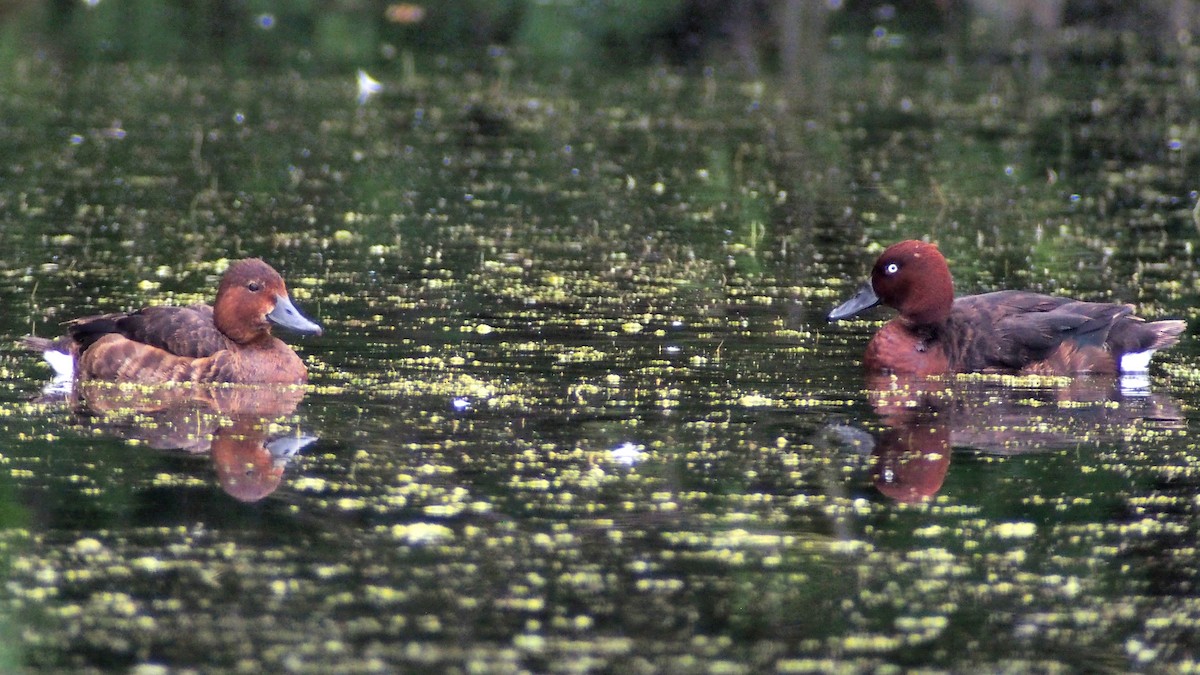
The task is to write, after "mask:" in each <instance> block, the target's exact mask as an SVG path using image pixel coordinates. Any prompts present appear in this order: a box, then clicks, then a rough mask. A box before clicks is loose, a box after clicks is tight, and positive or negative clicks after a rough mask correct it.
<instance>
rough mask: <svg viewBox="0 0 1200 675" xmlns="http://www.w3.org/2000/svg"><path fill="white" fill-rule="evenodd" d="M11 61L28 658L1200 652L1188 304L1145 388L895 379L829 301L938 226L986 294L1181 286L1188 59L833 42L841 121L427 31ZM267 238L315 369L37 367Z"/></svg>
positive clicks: (17, 466)
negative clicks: (50, 386) (549, 69)
mask: <svg viewBox="0 0 1200 675" xmlns="http://www.w3.org/2000/svg"><path fill="white" fill-rule="evenodd" d="M846 67H847V68H850V66H846ZM31 68H32V71H31V72H29V73H27V75H28V77H27V78H26V79H27V82H25V83H18V84H14V85H12V87H11V89H12V91H11V92H10V95H9V96H7V97H6V98H5V99H4V100H3V101H2V102H0V114H2V115H3V122H4V123H3V124H2V125H0V143H2V144H3V145H4V147H6V148H7V150H6V152H5V158H4V160H3V162H2V164H0V218H2V221H0V249H2V250H3V251H5V253H4V254H3V255H2V256H0V298H2V300H3V303H4V306H5V307H6V308H7V311H6V312H4V314H3V317H2V318H0V321H2V326H3V330H4V332H5V334H7V335H8V336H9V337H10V338H11V339H10V343H9V346H8V347H7V348H5V350H4V351H3V353H2V358H3V362H2V366H3V371H2V378H3V379H2V382H3V384H4V387H3V389H2V391H0V395H2V401H3V405H2V407H0V468H2V469H3V471H0V523H2V524H3V530H2V531H0V551H2V552H3V561H4V569H5V586H4V588H5V589H6V593H5V599H4V605H3V607H4V612H3V614H4V617H5V619H4V624H3V628H2V630H3V632H4V633H5V635H6V638H5V639H4V640H3V641H2V642H3V643H4V644H5V645H6V646H5V647H4V652H3V658H4V660H5V663H6V664H7V666H8V667H18V666H21V665H23V666H25V667H32V668H45V669H60V668H86V667H94V668H122V667H132V666H138V665H143V666H146V665H152V664H160V665H165V666H170V667H201V668H205V669H209V668H213V669H225V670H255V671H257V670H260V669H268V670H281V669H289V670H297V671H306V672H318V671H328V670H330V669H337V670H338V671H340V672H369V671H392V670H397V669H401V670H456V671H460V672H461V671H468V670H470V671H481V672H493V671H498V672H509V671H535V672H561V671H572V672H579V671H593V670H594V671H612V672H653V671H670V672H711V671H724V672H751V671H762V670H779V671H785V672H808V671H823V670H847V671H856V670H875V669H878V668H880V667H883V666H894V667H896V668H907V667H928V668H932V669H947V670H956V671H962V670H998V669H1013V670H1026V669H1038V670H1042V669H1044V670H1054V669H1059V668H1065V669H1082V670H1114V671H1124V670H1129V669H1159V668H1167V667H1187V666H1193V667H1194V663H1195V658H1196V649H1197V648H1198V647H1200V638H1198V637H1197V632H1196V629H1195V626H1196V623H1197V621H1200V604H1198V603H1197V594H1196V588H1195V578H1196V577H1195V575H1196V569H1195V568H1196V562H1195V559H1196V548H1197V531H1196V512H1197V505H1198V503H1200V502H1197V500H1196V485H1197V474H1196V471H1197V459H1196V451H1195V444H1194V442H1193V441H1192V439H1191V436H1190V422H1191V418H1192V417H1194V410H1195V408H1196V402H1197V401H1196V397H1195V394H1194V393H1193V390H1194V384H1195V382H1197V380H1198V379H1200V376H1198V375H1197V371H1196V367H1195V363H1196V355H1197V350H1196V347H1195V344H1194V342H1193V341H1192V339H1191V338H1185V340H1184V343H1183V344H1182V345H1181V346H1180V347H1178V348H1176V349H1174V350H1172V351H1170V352H1169V353H1166V354H1164V355H1163V356H1162V358H1161V359H1160V360H1159V365H1158V366H1156V370H1155V371H1154V377H1153V381H1152V383H1151V386H1150V388H1149V390H1147V389H1146V388H1145V387H1144V386H1140V385H1139V386H1138V387H1135V388H1130V387H1128V386H1127V387H1126V389H1125V390H1124V391H1123V390H1122V389H1121V387H1120V385H1119V383H1113V382H1109V381H1083V382H1067V381H1045V380H1042V381H1030V380H1018V381H1013V380H997V379H992V380H986V381H976V380H964V381H960V382H954V383H949V384H947V388H948V389H949V391H941V390H934V391H929V392H923V393H921V394H919V395H917V394H910V393H903V392H901V393H899V394H886V393H885V394H883V395H882V396H881V395H879V394H878V393H877V394H875V395H872V394H869V393H868V392H867V391H864V381H863V378H862V376H861V374H860V372H859V368H858V363H857V359H858V356H859V354H860V353H861V351H862V349H863V347H864V345H865V342H866V339H867V337H868V336H869V334H870V333H871V332H872V331H873V330H874V329H875V327H876V326H877V325H878V320H881V319H883V318H885V317H886V316H887V313H886V312H883V311H880V312H879V313H877V314H874V315H872V316H871V317H870V320H867V321H859V322H852V323H850V324H848V325H847V324H839V325H836V326H832V327H831V326H827V325H826V323H825V321H824V318H823V317H824V315H825V312H827V310H828V309H829V308H830V307H831V306H832V305H833V304H835V303H836V302H837V301H838V300H839V299H840V298H841V297H843V296H844V295H846V294H848V293H849V292H851V291H852V289H853V288H854V286H855V285H857V283H858V282H859V280H860V278H861V275H862V274H863V272H864V269H865V265H866V264H867V262H868V261H869V260H870V259H871V258H872V257H873V256H874V255H875V254H876V253H877V252H878V251H879V250H880V247H881V246H884V245H886V244H888V243H891V242H892V241H895V240H899V239H903V238H910V237H930V238H932V239H933V240H936V241H938V242H939V243H940V245H941V247H942V249H943V250H944V251H945V252H946V253H947V255H948V257H949V258H950V260H951V263H952V265H953V269H954V271H955V273H956V278H957V283H958V286H959V288H960V289H962V290H964V291H979V290H992V289H997V288H1003V287H1022V288H1029V289H1035V290H1044V291H1056V292H1062V293H1068V294H1074V295H1078V296H1081V297H1085V298H1088V299H1109V298H1112V299H1121V300H1124V301H1128V302H1133V303H1136V304H1137V305H1138V307H1139V312H1140V313H1141V314H1142V315H1143V316H1146V317H1148V318H1161V317H1178V318H1185V319H1192V318H1193V317H1194V315H1195V310H1194V309H1193V306H1194V302H1193V299H1194V297H1195V293H1196V290H1195V289H1196V288H1197V286H1198V283H1200V276H1198V274H1197V269H1196V264H1195V256H1194V254H1193V245H1194V240H1195V238H1196V229H1195V227H1194V226H1193V224H1192V221H1191V215H1190V208H1191V204H1192V202H1193V200H1194V196H1193V195H1192V194H1191V192H1190V191H1191V190H1193V189H1194V185H1192V184H1191V183H1190V182H1189V181H1190V180H1192V177H1194V176H1195V175H1196V170H1197V168H1198V167H1197V160H1196V156H1197V155H1196V150H1195V148H1196V147H1197V143H1198V142H1200V138H1198V136H1197V130H1196V129H1195V128H1194V126H1195V125H1193V124H1192V123H1191V120H1190V117H1189V114H1188V110H1189V109H1194V104H1195V103H1196V98H1197V94H1196V92H1195V91H1193V90H1190V89H1188V88H1187V87H1185V86H1183V85H1182V84H1179V83H1180V82H1181V81H1182V78H1181V76H1180V75H1179V73H1180V72H1181V70H1182V68H1183V67H1182V66H1181V67H1180V70H1176V69H1175V68H1173V67H1151V66H1146V65H1144V66H1139V67H1133V66H1129V67H1125V68H1108V69H1099V68H1096V69H1088V68H1086V67H1085V68H1084V70H1082V71H1080V72H1075V71H1071V72H1068V73H1063V74H1062V75H1061V81H1055V82H1053V83H1051V84H1049V85H1047V86H1046V87H1045V88H1044V89H1042V90H1038V91H1031V90H1029V89H1027V88H1022V87H1021V86H1020V82H1019V81H1018V78H1015V77H1014V76H1013V75H1012V74H1011V73H1009V72H1008V71H1006V70H1004V69H1003V68H997V69H994V70H988V71H980V72H973V71H968V72H960V73H958V74H957V75H955V74H954V73H951V72H948V71H946V70H945V69H944V68H943V67H942V65H941V64H940V63H923V64H916V65H914V66H906V65H903V64H896V63H888V62H882V61H881V62H880V63H879V64H876V65H867V66H864V65H862V64H858V65H856V66H854V69H853V70H851V71H848V74H847V77H844V78H836V79H837V83H836V84H835V85H834V95H833V98H832V102H831V104H830V106H829V110H828V111H827V113H826V115H825V116H823V117H813V116H808V115H806V114H804V113H801V112H797V111H796V107H795V106H794V105H793V104H789V103H788V102H786V101H784V100H782V99H781V98H780V96H779V93H778V91H777V88H776V87H775V86H774V85H773V84H772V83H770V82H767V83H765V84H760V85H754V84H744V83H741V82H738V81H735V80H731V79H724V78H722V77H717V76H709V77H707V78H705V77H701V76H694V75H690V74H681V73H675V72H668V71H647V72H645V73H642V74H641V76H640V77H638V78H628V79H625V80H623V81H620V82H615V81H614V82H610V81H606V80H604V79H603V78H592V77H586V78H585V77H581V76H563V78H562V79H561V81H555V82H552V83H546V82H539V83H535V82H525V81H522V80H521V79H520V78H512V79H507V78H499V77H493V76H491V75H489V74H486V73H485V74H482V75H480V74H477V73H472V72H467V71H465V70H462V69H459V68H457V67H456V66H452V65H447V66H444V67H442V68H441V69H439V70H434V71H431V72H425V73H421V78H420V80H419V81H408V82H402V81H401V79H400V78H399V77H398V76H397V77H394V78H392V77H386V76H384V77H381V78H380V79H382V80H384V81H385V86H386V89H385V91H384V92H383V93H382V94H381V95H379V96H377V97H376V98H374V99H372V100H370V101H369V102H368V103H367V104H366V105H364V106H358V105H357V104H356V103H355V90H354V82H353V78H352V77H350V76H345V77H341V78H332V77H330V78H308V77H306V78H303V79H302V78H299V77H296V76H287V75H255V76H253V77H248V76H230V75H228V74H225V73H222V72H218V71H201V72H184V71H179V70H171V69H164V68H153V69H150V68H145V69H143V68H129V67H116V66H107V67H98V68H96V69H94V70H89V71H86V72H81V73H76V74H70V75H68V74H64V73H61V72H57V71H54V70H51V69H50V68H49V67H40V66H32V67H31ZM851 74H852V75H853V77H849V75H851ZM247 255H255V256H262V257H264V258H265V259H267V260H268V261H270V262H271V263H272V264H274V265H275V266H276V267H277V268H279V269H280V270H281V271H282V272H283V274H284V276H285V277H286V278H287V280H288V282H289V285H290V287H291V290H292V293H293V298H294V299H295V300H296V302H297V304H298V305H299V306H301V307H302V308H303V309H304V311H306V312H307V313H308V314H309V315H311V316H313V317H314V318H316V319H317V320H319V321H320V322H322V324H323V325H324V326H325V329H326V333H325V335H324V336H322V337H319V338H301V337H295V336H286V339H288V340H289V341H290V342H291V343H292V344H294V345H295V346H296V348H297V349H298V350H299V351H300V353H301V355H302V356H303V358H304V359H305V361H306V362H307V363H308V365H309V368H310V372H311V379H312V382H311V386H310V387H309V388H308V390H307V391H306V392H305V395H304V396H303V400H302V401H300V402H299V404H298V406H296V407H295V408H294V410H292V408H291V406H292V404H294V403H295V401H285V402H284V404H281V405H280V406H279V408H280V410H279V416H278V417H276V416H269V417H268V418H267V419H265V420H260V419H257V418H254V419H251V420H249V421H247V420H245V419H242V418H236V417H230V416H227V415H223V414H220V413H214V412H213V411H212V410H208V409H199V410H198V409H197V408H196V406H192V407H188V406H186V405H183V406H180V405H174V404H173V405H171V406H167V407H168V410H167V411H165V412H164V411H158V410H153V411H152V410H147V406H140V407H139V406H136V405H127V404H122V405H113V406H112V407H111V408H112V409H110V410H107V411H106V410H99V411H97V410H93V411H91V412H90V413H81V412H80V411H77V410H73V409H72V408H70V407H69V406H64V405H55V404H46V403H39V402H35V401H34V399H35V398H36V397H37V396H38V393H39V390H40V387H41V386H42V384H43V383H44V381H45V380H46V379H48V375H49V371H48V370H47V369H46V368H45V367H44V366H43V365H40V364H39V363H38V362H37V360H36V359H35V358H32V357H31V356H30V355H27V354H25V353H23V352H21V351H20V350H19V349H18V347H17V346H16V339H17V338H18V337H19V336H21V335H24V334H27V333H29V332H31V331H32V332H36V333H37V334H39V335H53V334H54V333H55V332H56V331H57V330H58V324H59V322H61V321H63V320H66V319H68V318H71V317H75V316H81V315H86V314H91V313H97V312H105V311H117V310H121V309H126V308H130V307H136V306H142V305H145V304H160V303H187V302H193V301H197V300H201V299H211V295H212V293H213V289H214V287H215V281H216V279H217V277H218V276H219V270H220V269H223V266H224V261H225V260H226V259H233V258H237V257H242V256H247ZM260 402H261V399H260ZM201 408H203V406H201ZM934 411H936V412H934ZM280 439H291V442H290V443H288V442H285V441H281V440H280ZM314 439H315V440H314ZM172 442H174V444H175V445H186V444H190V445H191V446H192V447H191V451H188V450H170V449H166V448H163V447H160V446H166V445H171V444H172ZM247 467H249V470H248V469H247ZM239 485H240V487H239Z"/></svg>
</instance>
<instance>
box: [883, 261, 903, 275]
mask: <svg viewBox="0 0 1200 675" xmlns="http://www.w3.org/2000/svg"><path fill="white" fill-rule="evenodd" d="M883 271H884V273H886V274H895V273H896V272H899V271H900V266H899V265H897V264H896V263H888V264H887V267H884V268H883Z"/></svg>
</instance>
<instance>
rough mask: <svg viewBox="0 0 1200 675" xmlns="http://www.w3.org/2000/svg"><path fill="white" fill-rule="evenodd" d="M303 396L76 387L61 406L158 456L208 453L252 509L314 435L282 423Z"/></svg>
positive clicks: (222, 478)
mask: <svg viewBox="0 0 1200 675" xmlns="http://www.w3.org/2000/svg"><path fill="white" fill-rule="evenodd" d="M303 398H304V389H303V388H302V387H298V386H290V385H196V384H175V385H155V386H149V387H147V386H141V385H129V384H115V383H110V382H94V381H89V382H79V383H76V385H75V387H74V389H73V391H72V392H71V394H70V396H69V397H68V398H66V399H65V400H66V401H67V402H68V403H69V405H70V407H71V409H72V410H73V411H74V412H75V413H76V414H77V416H78V417H79V418H80V419H81V420H82V421H83V422H84V423H85V424H86V425H88V426H90V427H92V428H96V429H100V430H103V431H104V432H106V433H110V434H113V435H115V436H118V437H120V438H124V439H127V440H134V441H138V442H139V443H143V444H145V445H147V446H149V447H151V448H154V449H157V450H178V451H183V452H186V453H188V454H203V453H206V452H207V453H210V455H211V457H212V461H213V466H214V468H215V470H216V473H217V480H218V483H219V484H220V486H221V489H222V490H224V491H225V492H226V493H227V494H229V495H230V496H232V497H234V498H235V499H238V500H239V501H243V502H256V501H259V500H261V499H263V498H265V497H266V496H268V495H270V494H271V493H273V492H274V491H275V490H276V489H277V488H278V487H279V485H280V483H281V482H282V480H283V473H284V470H285V468H286V467H287V465H288V463H289V462H290V461H291V460H292V459H293V458H294V457H296V456H297V455H298V454H299V453H300V452H301V451H302V450H303V449H304V448H305V447H306V446H308V445H309V444H311V443H313V442H314V441H316V440H317V438H316V437H315V436H309V435H304V434H301V433H299V432H298V431H296V430H294V429H292V430H289V429H288V426H287V425H286V424H283V422H284V421H285V420H287V419H288V418H289V417H290V416H291V415H292V414H293V413H294V412H295V410H296V407H297V406H298V405H299V403H300V401H301V399H303Z"/></svg>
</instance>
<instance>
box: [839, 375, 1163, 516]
mask: <svg viewBox="0 0 1200 675" xmlns="http://www.w3.org/2000/svg"><path fill="white" fill-rule="evenodd" d="M867 392H868V396H869V398H870V401H871V404H872V407H873V408H874V409H875V412H876V414H877V415H878V416H879V418H880V421H882V422H883V424H884V425H885V429H884V430H883V431H882V432H881V433H880V434H879V437H878V440H877V441H875V442H874V443H873V444H872V443H871V442H869V441H865V440H864V438H866V437H868V436H869V434H866V432H863V431H861V430H859V429H855V428H847V427H842V428H839V429H838V430H837V431H836V433H837V435H838V436H839V437H840V438H841V439H842V440H843V441H850V442H852V443H853V444H855V445H856V446H858V447H859V448H860V449H861V451H863V452H866V451H867V450H868V449H869V452H870V467H871V469H870V470H871V479H872V482H873V483H874V486H875V488H876V489H877V490H879V492H880V493H882V494H884V495H885V496H887V497H890V498H892V499H895V500H897V501H901V502H919V501H925V500H928V499H931V498H932V497H933V496H934V495H936V494H937V493H938V492H939V491H940V490H941V489H942V485H943V483H944V482H945V479H946V475H947V472H948V471H949V469H950V461H951V454H952V452H953V450H954V449H955V448H958V449H960V450H962V451H974V452H979V453H985V454H990V455H1009V456H1011V455H1019V454H1025V453H1031V452H1049V451H1053V450H1060V449H1064V448H1073V447H1077V446H1079V445H1080V444H1081V443H1096V442H1098V441H1105V440H1110V439H1111V440H1114V441H1115V440H1118V439H1123V438H1126V437H1128V436H1130V435H1132V434H1134V433H1136V432H1137V431H1138V430H1139V429H1154V430H1163V429H1178V428H1182V427H1183V426H1185V421H1184V416H1183V412H1182V410H1181V408H1180V407H1179V405H1178V403H1176V402H1175V401H1174V400H1172V399H1171V398H1170V397H1167V396H1164V395H1159V394H1151V393H1150V392H1149V391H1148V390H1145V389H1137V390H1131V389H1129V388H1123V387H1122V386H1121V380H1120V378H1114V377H1080V378H1053V379H1049V378H1019V379H1018V380H1017V381H1015V382H1013V381H1008V380H1006V381H1004V382H1000V381H999V378H996V377H988V376H985V377H967V378H920V377H908V378H903V377H894V376H875V377H871V378H868V382H867Z"/></svg>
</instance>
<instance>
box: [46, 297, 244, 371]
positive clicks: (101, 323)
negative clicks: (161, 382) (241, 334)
mask: <svg viewBox="0 0 1200 675" xmlns="http://www.w3.org/2000/svg"><path fill="white" fill-rule="evenodd" d="M69 331H70V335H71V337H72V338H73V339H74V340H75V341H77V342H78V343H79V344H80V345H81V346H82V347H83V348H84V349H88V348H89V347H91V346H92V345H93V344H95V343H96V342H97V341H98V340H100V339H101V338H102V337H104V336H105V335H109V334H113V333H115V334H118V335H121V336H124V337H125V338H127V339H129V340H131V341H133V342H137V343H142V344H146V345H150V346H152V347H157V348H159V349H162V350H164V351H167V352H169V353H171V354H174V355H176V356H185V357H192V358H202V357H205V356H212V355H213V354H216V353H217V352H219V351H222V350H226V349H229V348H230V346H231V345H232V342H231V341H230V340H229V338H227V337H225V336H224V335H223V334H222V333H221V331H219V330H217V327H216V325H215V324H214V323H213V315H212V308H211V307H209V306H208V305H192V306H191V307H147V308H146V309H141V310H138V311H136V312H131V313H128V314H104V315H101V316H93V317H88V318H85V319H78V320H76V321H73V322H71V323H70V327H69Z"/></svg>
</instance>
